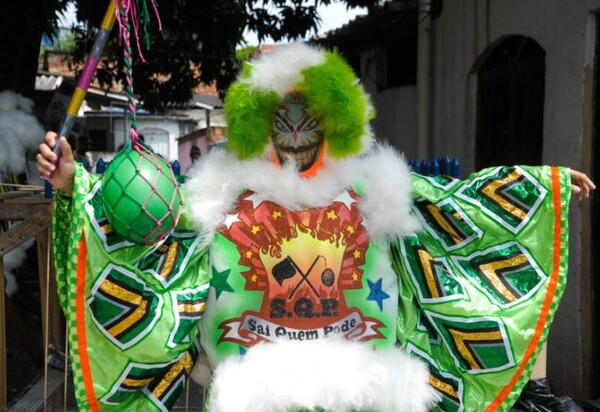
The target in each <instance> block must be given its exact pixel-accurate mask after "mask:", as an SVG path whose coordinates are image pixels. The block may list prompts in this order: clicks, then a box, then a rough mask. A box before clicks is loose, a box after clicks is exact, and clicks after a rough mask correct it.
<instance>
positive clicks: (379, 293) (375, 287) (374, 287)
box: [367, 278, 390, 310]
mask: <svg viewBox="0 0 600 412" xmlns="http://www.w3.org/2000/svg"><path fill="white" fill-rule="evenodd" d="M381 282H382V279H381V278H379V280H378V281H377V282H375V283H373V282H371V281H370V280H369V279H367V283H368V284H369V289H371V292H370V293H369V297H368V298H367V300H374V301H375V302H377V306H379V310H383V300H384V299H388V298H389V297H390V295H388V294H387V293H385V292H384V291H383V290H381Z"/></svg>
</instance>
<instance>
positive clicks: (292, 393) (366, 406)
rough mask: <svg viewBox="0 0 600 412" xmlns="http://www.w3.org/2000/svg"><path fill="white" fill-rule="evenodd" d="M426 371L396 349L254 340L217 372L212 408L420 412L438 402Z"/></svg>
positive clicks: (228, 411) (226, 411) (214, 411)
mask: <svg viewBox="0 0 600 412" xmlns="http://www.w3.org/2000/svg"><path fill="white" fill-rule="evenodd" d="M428 382H429V372H428V370H427V367H426V366H425V365H424V364H423V363H422V362H420V361H418V360H416V359H414V358H412V357H410V356H409V355H408V354H406V353H405V352H403V351H402V350H400V349H389V350H382V351H374V350H372V349H371V348H370V347H368V346H367V345H365V344H361V343H355V342H348V341H338V340H331V339H327V340H320V341H309V342H288V341H285V342H278V343H274V344H261V345H257V346H255V347H253V348H251V349H250V350H248V352H247V354H246V355H245V356H244V357H242V358H230V359H228V360H226V361H225V362H223V363H222V364H221V365H220V366H219V367H218V368H217V369H216V371H215V376H214V382H213V387H212V391H211V398H210V407H209V410H210V411H211V412H250V411H257V412H258V411H261V412H268V411H273V412H274V411H289V410H298V409H309V410H310V409H314V408H316V407H320V408H323V409H324V410H326V411H336V412H338V411H339V412H342V411H352V410H360V411H381V412H390V411H398V412H403V411H410V412H421V411H423V412H425V411H427V410H428V409H429V407H431V406H432V405H433V403H434V402H436V401H437V400H438V395H437V394H436V392H435V390H434V389H433V388H432V387H431V386H430V385H429V383H428Z"/></svg>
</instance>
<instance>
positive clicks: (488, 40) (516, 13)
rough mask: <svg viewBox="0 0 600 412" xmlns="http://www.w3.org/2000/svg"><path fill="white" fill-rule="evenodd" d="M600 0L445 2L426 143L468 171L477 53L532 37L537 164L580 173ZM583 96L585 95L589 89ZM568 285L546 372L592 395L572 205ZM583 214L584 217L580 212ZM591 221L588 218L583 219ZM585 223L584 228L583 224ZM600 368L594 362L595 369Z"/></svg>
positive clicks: (437, 29)
mask: <svg viewBox="0 0 600 412" xmlns="http://www.w3.org/2000/svg"><path fill="white" fill-rule="evenodd" d="M599 6H600V1H577V2H570V1H562V0H543V1H541V0H539V1H528V2H523V1H519V0H509V1H507V0H490V1H485V2H484V1H479V0H463V1H451V2H450V1H446V2H444V11H443V13H442V14H441V16H440V17H439V18H438V19H436V20H434V22H433V27H432V48H433V58H432V69H433V70H432V96H431V98H432V101H431V108H432V111H431V124H432V135H431V139H432V142H431V148H432V151H435V152H436V153H431V155H437V154H450V155H451V157H458V158H459V159H461V162H462V165H463V170H467V171H468V170H472V168H473V164H474V152H475V131H476V93H477V90H476V84H477V83H476V73H474V72H472V68H474V64H475V62H476V61H477V59H478V57H479V56H481V55H482V53H484V52H485V51H486V49H488V47H489V46H490V45H493V44H494V43H495V42H498V41H499V40H501V39H502V38H503V37H505V36H508V35H523V36H527V37H530V38H532V39H533V40H535V41H537V42H538V43H539V44H540V46H541V47H542V48H543V49H544V50H545V52H546V80H545V83H546V86H545V103H544V104H545V107H544V145H543V152H542V162H543V163H544V164H552V165H555V164H558V165H565V166H569V167H572V168H575V169H578V170H582V169H583V170H584V164H583V162H582V161H583V158H582V156H583V154H584V152H585V151H586V150H587V149H589V148H587V149H586V147H584V146H583V141H584V129H583V128H584V126H583V125H584V119H583V113H584V110H585V107H584V101H585V93H586V90H585V88H584V75H585V70H586V66H589V65H590V64H591V63H592V59H591V58H590V53H586V51H587V50H589V49H593V48H594V44H593V43H594V42H595V36H590V35H589V31H590V30H592V31H593V30H594V29H595V28H593V27H590V26H593V25H594V19H593V17H592V15H591V13H590V11H591V10H593V9H595V8H597V7H599ZM587 93H590V91H589V90H588V91H587ZM571 206H572V208H571V210H572V212H571V219H570V226H571V227H570V229H571V247H570V270H569V281H568V287H567V290H566V292H565V295H564V297H563V302H562V305H561V307H560V309H559V312H558V314H557V316H556V319H555V322H554V325H553V328H552V331H551V334H550V340H549V346H548V363H547V365H548V366H547V373H548V376H549V378H550V382H551V384H552V385H553V387H554V388H555V391H557V392H558V393H564V394H568V395H570V396H572V397H574V398H576V399H579V400H583V399H589V397H591V396H597V395H598V394H597V393H596V394H594V393H593V392H594V391H595V390H597V389H594V388H592V387H591V384H592V382H591V374H592V370H591V367H592V366H591V365H590V363H589V362H588V361H589V359H590V357H591V356H590V353H589V352H590V350H591V347H590V342H589V340H588V338H589V335H588V334H589V329H591V326H592V325H588V324H586V317H585V315H582V313H586V312H589V311H590V310H591V306H589V298H590V297H589V296H587V293H589V288H586V285H587V284H588V282H589V277H590V276H591V274H590V273H589V272H588V273H584V272H582V270H581V268H582V265H583V264H584V262H583V261H582V255H583V256H584V257H585V255H587V254H588V252H589V248H590V245H589V244H585V243H583V242H582V216H581V213H580V210H579V207H578V204H577V203H576V202H572V205H571ZM584 218H585V217H584ZM588 218H589V217H588ZM588 226H589V225H588ZM599 366H600V365H596V367H599Z"/></svg>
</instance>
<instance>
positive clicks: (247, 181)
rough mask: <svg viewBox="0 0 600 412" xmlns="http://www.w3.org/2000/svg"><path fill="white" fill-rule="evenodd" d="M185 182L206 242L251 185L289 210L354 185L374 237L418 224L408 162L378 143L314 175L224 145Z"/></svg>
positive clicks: (313, 203) (323, 200) (320, 202)
mask: <svg viewBox="0 0 600 412" xmlns="http://www.w3.org/2000/svg"><path fill="white" fill-rule="evenodd" d="M189 176H190V180H188V181H187V182H186V184H185V185H184V186H183V190H184V193H185V197H186V199H187V202H188V209H189V212H190V215H191V219H192V222H193V223H194V225H195V226H196V227H197V228H199V230H200V234H201V236H202V238H203V242H204V243H205V244H208V243H209V242H210V241H211V239H212V237H213V235H214V233H215V231H216V230H217V229H218V227H219V225H220V224H221V223H222V222H223V221H224V219H225V216H226V213H227V212H228V211H230V210H232V209H233V208H234V207H235V204H236V201H237V199H238V196H239V195H240V194H241V193H242V192H243V191H245V190H252V191H254V192H256V193H257V194H259V195H261V197H262V198H264V199H265V200H270V201H273V202H275V203H278V204H280V205H282V206H284V207H286V208H288V209H290V210H299V209H302V208H315V207H322V206H326V205H328V204H330V203H331V202H332V201H333V200H334V199H335V198H336V197H337V196H338V195H340V194H341V193H342V192H343V190H345V189H347V188H354V189H355V190H356V191H357V192H358V193H359V194H360V195H361V197H362V201H361V203H360V205H359V207H360V210H361V212H362V214H363V216H364V221H363V223H364V225H365V227H366V228H367V231H368V233H369V236H370V237H371V240H379V239H382V238H384V237H387V236H402V235H407V234H411V233H413V232H414V231H415V230H418V229H419V226H420V225H419V223H418V220H417V219H416V218H415V217H414V216H413V215H411V214H410V206H411V203H412V200H411V191H412V182H411V177H410V175H409V170H408V166H407V165H406V163H405V162H404V160H403V159H402V157H401V156H400V155H399V154H398V153H397V152H396V151H395V150H394V149H393V148H391V147H389V146H382V145H376V146H375V147H374V148H373V149H372V150H371V151H370V152H369V153H367V154H365V155H364V156H362V157H358V158H350V159H345V160H341V161H334V160H331V159H328V158H325V163H324V167H323V169H322V170H320V171H319V173H318V174H317V175H316V176H314V177H312V178H308V179H306V178H302V177H301V176H299V175H298V172H297V171H296V170H295V168H294V166H293V165H291V166H285V167H283V168H281V169H280V168H278V167H277V166H276V165H275V164H273V162H271V160H270V159H269V156H268V155H266V154H265V156H262V157H257V158H253V159H248V160H239V159H238V158H237V157H235V156H233V155H230V154H227V153H226V152H225V151H223V150H213V151H212V152H211V153H210V154H209V155H208V156H205V157H204V158H202V160H201V162H200V163H198V164H197V166H195V167H194V168H193V169H192V170H191V172H190V174H189Z"/></svg>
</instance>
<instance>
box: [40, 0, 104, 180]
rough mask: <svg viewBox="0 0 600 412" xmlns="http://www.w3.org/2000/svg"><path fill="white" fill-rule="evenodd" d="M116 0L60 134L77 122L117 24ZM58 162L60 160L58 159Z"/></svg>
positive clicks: (60, 128)
mask: <svg viewBox="0 0 600 412" xmlns="http://www.w3.org/2000/svg"><path fill="white" fill-rule="evenodd" d="M115 11H116V0H110V3H109V5H108V8H107V9H106V13H105V14H104V18H103V19H102V24H101V25H100V32H99V33H98V35H97V36H96V40H94V45H93V46H92V50H91V51H90V55H89V56H88V58H87V60H86V62H85V66H84V67H83V72H82V73H81V75H80V76H79V80H78V81H77V86H76V87H75V91H74V92H73V95H72V96H71V101H70V102H69V106H67V112H66V114H65V117H64V118H63V119H62V121H61V123H60V127H59V129H58V136H59V137H60V136H65V137H68V136H69V134H70V133H71V129H72V128H73V125H74V124H75V119H76V118H77V113H79V109H80V108H81V104H82V103H83V100H84V99H85V95H86V93H87V90H88V87H89V86H90V83H91V82H92V77H93V76H94V72H95V71H96V67H97V66H98V62H99V61H100V57H101V56H102V51H103V50H104V46H106V42H107V41H108V37H109V35H110V32H111V31H112V28H113V26H114V25H115V19H116V13H115ZM54 153H56V154H59V153H60V147H59V145H58V142H57V144H56V146H54ZM57 162H58V160H57ZM42 178H48V176H42Z"/></svg>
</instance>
